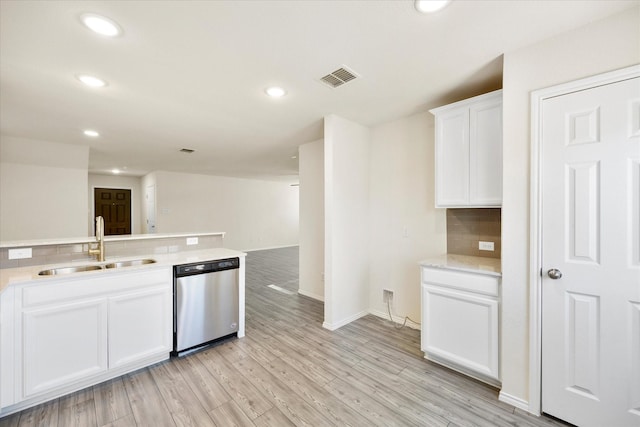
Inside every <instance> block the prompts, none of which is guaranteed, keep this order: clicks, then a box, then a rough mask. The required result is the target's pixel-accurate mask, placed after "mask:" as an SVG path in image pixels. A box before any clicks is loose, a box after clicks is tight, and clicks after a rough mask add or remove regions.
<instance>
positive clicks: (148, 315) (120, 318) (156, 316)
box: [109, 286, 173, 368]
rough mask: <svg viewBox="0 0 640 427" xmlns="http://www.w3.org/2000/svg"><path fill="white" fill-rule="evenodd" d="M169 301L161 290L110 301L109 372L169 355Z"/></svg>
mask: <svg viewBox="0 0 640 427" xmlns="http://www.w3.org/2000/svg"><path fill="white" fill-rule="evenodd" d="M171 297H172V294H171V293H170V292H167V291H166V287H164V286H161V287H156V288H152V289H149V290H144V291H140V292H134V293H130V294H125V295H120V296H117V297H113V298H110V299H109V368H117V367H120V366H123V365H127V364H129V363H131V362H135V361H136V360H140V359H144V358H146V357H149V356H152V355H154V354H157V353H159V352H160V353H162V352H170V351H171V344H172V342H171V337H172V335H171V334H167V331H172V323H171V321H172V319H173V311H172V310H173V308H172V300H171Z"/></svg>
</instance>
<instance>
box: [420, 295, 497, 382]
mask: <svg viewBox="0 0 640 427" xmlns="http://www.w3.org/2000/svg"><path fill="white" fill-rule="evenodd" d="M422 287H423V288H422V297H423V307H422V313H423V318H422V322H423V323H422V325H423V335H422V338H423V342H422V349H423V351H424V352H425V353H426V354H427V357H429V356H435V360H437V361H444V362H447V361H448V362H452V363H453V364H454V365H457V366H458V367H462V368H465V369H468V370H471V371H473V372H477V373H479V374H481V375H483V376H486V377H490V378H495V379H499V371H498V301H497V300H496V299H494V298H489V297H483V296H480V295H475V294H471V293H468V292H463V291H457V290H455V289H446V288H441V287H438V286H432V285H428V284H423V285H422Z"/></svg>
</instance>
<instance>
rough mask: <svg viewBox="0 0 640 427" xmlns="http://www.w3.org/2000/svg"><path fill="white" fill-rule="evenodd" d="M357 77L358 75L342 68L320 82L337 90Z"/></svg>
mask: <svg viewBox="0 0 640 427" xmlns="http://www.w3.org/2000/svg"><path fill="white" fill-rule="evenodd" d="M357 77H358V75H357V74H356V73H354V72H353V71H351V70H349V69H347V68H346V67H342V68H338V69H337V70H335V71H333V72H331V73H329V74H327V75H326V76H324V77H322V78H321V79H320V81H322V82H323V83H325V84H326V85H327V86H331V87H332V88H337V87H338V86H342V85H343V84H345V83H347V82H350V81H351V80H354V79H355V78H357Z"/></svg>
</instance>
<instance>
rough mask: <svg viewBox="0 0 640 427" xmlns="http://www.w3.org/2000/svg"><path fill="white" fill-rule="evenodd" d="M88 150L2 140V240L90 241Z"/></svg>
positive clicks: (0, 169) (0, 163)
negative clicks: (87, 239) (78, 239)
mask: <svg viewBox="0 0 640 427" xmlns="http://www.w3.org/2000/svg"><path fill="white" fill-rule="evenodd" d="M88 164H89V148H88V147H84V146H77V145H70V144H58V143H53V142H44V141H36V140H29V139H23V138H14V137H8V136H2V137H0V240H2V241H9V240H28V239H43V238H60V237H84V236H87V235H88V234H87V229H88V228H87V225H88V222H87V204H88V201H87V168H88Z"/></svg>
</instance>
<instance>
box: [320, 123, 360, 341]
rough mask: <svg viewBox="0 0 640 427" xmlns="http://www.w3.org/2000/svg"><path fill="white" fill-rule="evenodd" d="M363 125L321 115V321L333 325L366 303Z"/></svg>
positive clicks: (351, 317) (355, 313)
mask: <svg viewBox="0 0 640 427" xmlns="http://www.w3.org/2000/svg"><path fill="white" fill-rule="evenodd" d="M370 140H371V135H370V131H369V129H368V128H366V127H364V126H362V125H359V124H357V123H354V122H351V121H348V120H346V119H343V118H341V117H338V116H335V115H331V116H327V117H325V119H324V188H325V205H324V206H325V242H324V243H325V295H324V297H325V306H324V311H325V314H324V324H323V326H324V327H325V328H327V329H331V330H333V329H336V328H339V327H340V326H342V325H344V324H346V323H349V322H350V321H352V320H355V319H357V318H358V317H361V316H363V315H365V314H367V313H368V309H369V225H368V224H369V161H370V152H371V150H370V147H371V141H370Z"/></svg>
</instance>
